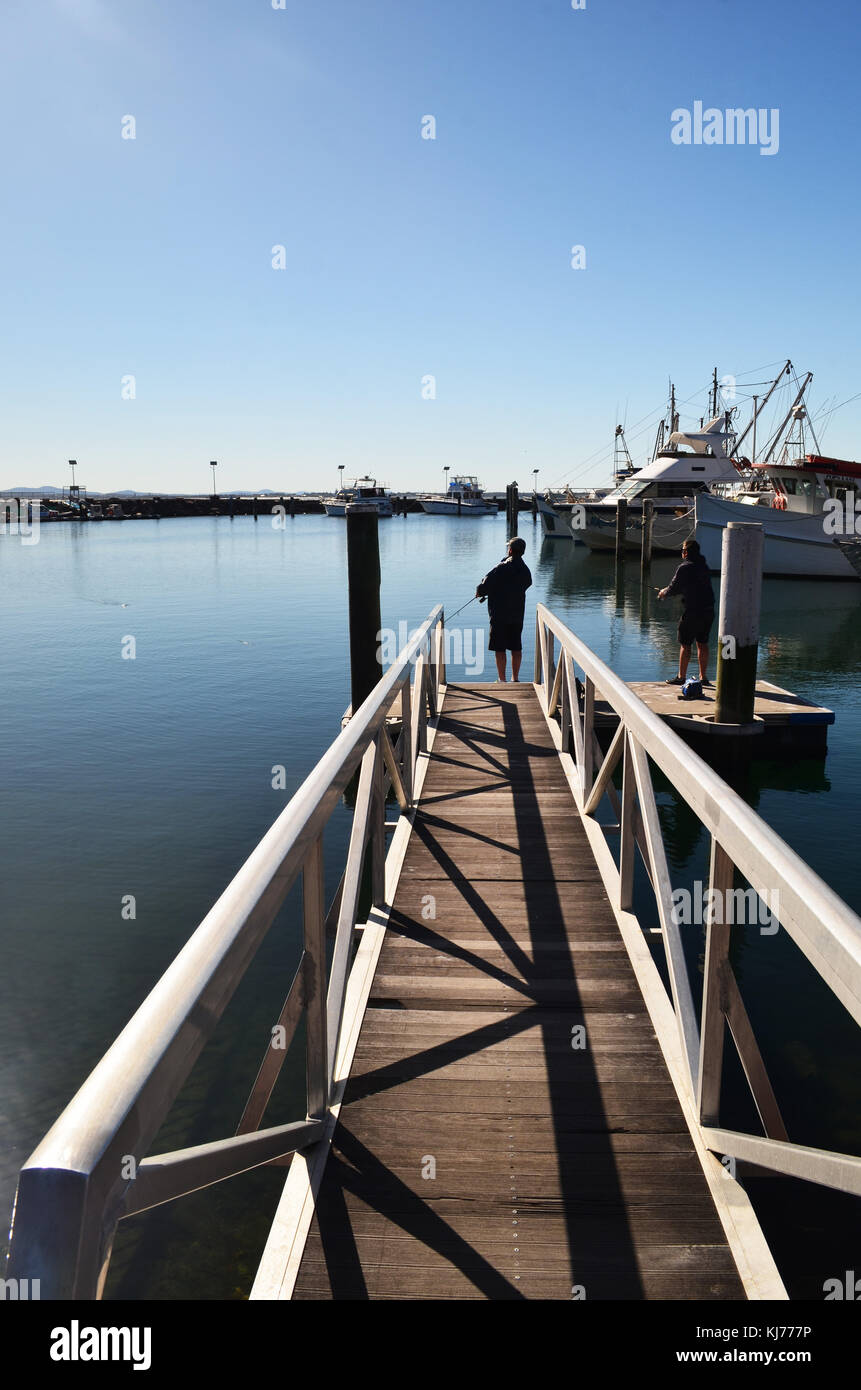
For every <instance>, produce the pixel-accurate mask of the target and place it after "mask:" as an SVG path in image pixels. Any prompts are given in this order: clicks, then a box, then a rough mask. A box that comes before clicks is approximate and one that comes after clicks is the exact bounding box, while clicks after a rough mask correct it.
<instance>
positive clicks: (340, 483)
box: [338, 463, 344, 492]
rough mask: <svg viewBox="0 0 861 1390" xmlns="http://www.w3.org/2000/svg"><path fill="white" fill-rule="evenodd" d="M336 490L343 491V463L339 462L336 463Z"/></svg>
mask: <svg viewBox="0 0 861 1390" xmlns="http://www.w3.org/2000/svg"><path fill="white" fill-rule="evenodd" d="M338 491H339V492H343V491H344V465H343V463H339V464H338Z"/></svg>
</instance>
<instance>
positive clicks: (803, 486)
mask: <svg viewBox="0 0 861 1390" xmlns="http://www.w3.org/2000/svg"><path fill="white" fill-rule="evenodd" d="M815 487H816V484H815V483H814V481H813V479H812V478H799V479H798V495H799V497H812V496H813V493H814V491H815Z"/></svg>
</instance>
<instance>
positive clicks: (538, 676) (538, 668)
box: [535, 612, 541, 685]
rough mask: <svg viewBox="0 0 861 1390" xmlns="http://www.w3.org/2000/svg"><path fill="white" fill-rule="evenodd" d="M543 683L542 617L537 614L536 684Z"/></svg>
mask: <svg viewBox="0 0 861 1390" xmlns="http://www.w3.org/2000/svg"><path fill="white" fill-rule="evenodd" d="M540 683H541V618H540V617H539V615H538V613H537V612H536V614H535V684H536V685H540Z"/></svg>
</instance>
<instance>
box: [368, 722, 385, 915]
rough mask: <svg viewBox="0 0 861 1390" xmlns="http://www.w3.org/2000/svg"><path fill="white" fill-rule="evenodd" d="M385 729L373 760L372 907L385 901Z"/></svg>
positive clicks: (380, 735) (379, 736)
mask: <svg viewBox="0 0 861 1390" xmlns="http://www.w3.org/2000/svg"><path fill="white" fill-rule="evenodd" d="M387 737H388V735H387V734H386V731H385V729H382V730H381V731H380V733H379V735H378V737H377V753H376V757H375V759H374V795H373V800H372V802H371V834H370V842H371V843H370V850H371V897H372V901H373V904H374V907H382V906H383V904H384V903H385V901H386V796H385V791H384V785H385V784H384V781H383V750H382V746H381V743H380V740H381V739H383V738H387Z"/></svg>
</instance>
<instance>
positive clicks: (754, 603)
mask: <svg viewBox="0 0 861 1390" xmlns="http://www.w3.org/2000/svg"><path fill="white" fill-rule="evenodd" d="M762 549H763V530H762V526H761V525H760V524H759V523H758V522H752V521H743V522H742V521H731V522H729V524H728V525H727V526H725V527H724V533H723V546H722V550H721V577H720V616H719V619H718V653H717V679H716V683H715V721H716V723H718V724H750V723H751V722H752V720H753V710H754V694H755V691H756V656H757V649H758V646H759V607H760V598H761V593H762Z"/></svg>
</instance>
